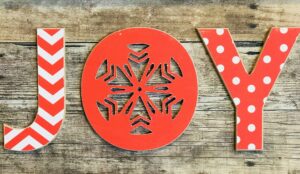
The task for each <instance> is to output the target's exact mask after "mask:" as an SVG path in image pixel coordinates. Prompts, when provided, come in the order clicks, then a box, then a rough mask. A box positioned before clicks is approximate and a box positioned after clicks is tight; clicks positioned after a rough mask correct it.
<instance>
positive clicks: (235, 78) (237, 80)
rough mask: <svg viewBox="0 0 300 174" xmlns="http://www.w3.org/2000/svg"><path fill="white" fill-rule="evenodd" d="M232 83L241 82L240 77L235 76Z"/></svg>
mask: <svg viewBox="0 0 300 174" xmlns="http://www.w3.org/2000/svg"><path fill="white" fill-rule="evenodd" d="M232 83H233V84H234V85H238V84H240V78H238V77H234V78H233V79H232Z"/></svg>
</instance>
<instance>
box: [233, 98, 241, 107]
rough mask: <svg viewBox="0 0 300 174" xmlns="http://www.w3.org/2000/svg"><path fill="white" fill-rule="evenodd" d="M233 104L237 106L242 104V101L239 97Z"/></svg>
mask: <svg viewBox="0 0 300 174" xmlns="http://www.w3.org/2000/svg"><path fill="white" fill-rule="evenodd" d="M233 103H234V104H235V105H236V106H237V105H239V104H240V103H241V100H240V99H239V98H238V97H234V98H233Z"/></svg>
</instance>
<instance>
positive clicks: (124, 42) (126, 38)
mask: <svg viewBox="0 0 300 174" xmlns="http://www.w3.org/2000/svg"><path fill="white" fill-rule="evenodd" d="M131 44H146V45H148V47H147V48H145V49H142V50H141V51H139V52H136V51H133V50H131V49H130V48H129V45H131ZM171 58H173V60H174V61H175V62H176V63H177V64H178V67H179V68H180V69H181V72H182V76H181V75H180V73H179V74H178V73H175V72H172V70H171V69H170V61H171ZM104 61H107V65H108V70H109V71H108V72H107V73H106V74H104V75H102V76H100V77H99V78H96V74H97V71H98V69H99V67H100V65H101V64H102V63H103V62H104ZM131 61H133V62H135V63H136V64H138V65H139V64H141V63H143V62H145V61H148V63H147V64H146V67H145V69H144V71H143V74H142V76H141V78H140V79H139V78H138V77H137V75H136V74H135V73H134V72H133V70H132V67H131V66H130V64H129V62H131ZM117 68H119V69H120V70H121V71H122V72H123V73H124V75H125V76H126V77H127V79H128V80H129V81H130V83H131V84H132V85H131V86H124V85H122V84H118V85H115V84H110V82H112V81H113V80H114V79H115V78H118V72H117V71H116V70H117ZM155 71H160V73H161V78H163V79H164V80H166V81H168V83H163V84H147V82H149V80H150V79H151V77H152V75H153V73H154V72H155ZM113 89H114V90H113ZM116 89H117V90H116ZM81 90H82V103H83V107H84V110H85V113H86V116H87V118H88V120H89V122H90V124H91V125H92V127H93V128H94V130H95V131H96V133H97V134H98V135H100V136H101V137H102V138H103V139H104V140H106V141H107V142H109V143H111V144H113V145H115V146H117V147H120V148H123V149H127V150H150V149H156V148H159V147H162V146H165V145H167V144H169V143H171V142H172V141H174V140H175V139H176V138H177V137H178V136H180V134H182V132H183V131H184V130H185V128H186V127H187V126H188V124H189V123H190V121H191V118H192V116H193V113H194V109H195V106H196V100H197V77H196V72H195V69H194V65H193V63H192V61H191V59H190V57H189V55H188V53H187V52H186V50H185V49H184V48H183V47H182V46H181V44H180V43H179V42H178V41H177V40H176V39H174V38H173V37H171V36H169V35H168V34H166V33H164V32H161V31H159V30H155V29H150V28H129V29H124V30H120V31H117V32H115V33H112V34H110V35H109V36H107V37H106V38H104V39H103V40H102V41H101V42H100V43H98V44H97V45H96V47H95V48H94V49H93V51H92V52H91V54H90V55H89V57H88V59H87V61H86V64H85V67H84V70H83V75H82V87H81ZM148 92H152V93H156V94H167V95H169V96H168V97H166V98H165V99H164V100H163V101H162V106H163V107H162V109H161V110H159V108H158V106H157V104H155V103H153V101H152V100H151V99H150V98H149V95H148ZM121 93H132V96H131V98H130V99H129V100H128V101H127V102H126V103H125V105H124V106H123V107H122V108H120V107H119V105H118V102H117V101H115V100H113V99H112V96H113V95H116V94H121ZM139 98H140V99H141V101H142V103H143V105H144V107H145V108H146V111H147V113H148V118H147V117H145V115H132V113H133V110H134V108H135V106H136V103H137V101H138V99H139ZM181 100H183V103H182V106H181V109H180V111H179V113H178V114H177V115H176V116H175V117H174V115H173V116H172V112H170V111H171V107H172V105H174V104H176V103H178V102H180V101H181ZM97 102H99V103H101V104H102V105H103V106H106V107H107V108H109V119H108V120H107V119H105V118H104V117H103V115H102V114H101V112H99V110H98V107H97V104H96V103H97ZM172 117H174V118H172ZM130 118H132V119H130ZM139 126H142V127H143V128H145V129H147V130H149V131H151V133H148V134H140V135H135V134H132V133H131V131H132V130H134V129H135V128H137V127H139Z"/></svg>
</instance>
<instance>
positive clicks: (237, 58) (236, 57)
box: [232, 56, 241, 64]
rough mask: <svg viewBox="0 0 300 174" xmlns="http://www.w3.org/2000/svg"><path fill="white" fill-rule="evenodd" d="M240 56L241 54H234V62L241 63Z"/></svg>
mask: <svg viewBox="0 0 300 174" xmlns="http://www.w3.org/2000/svg"><path fill="white" fill-rule="evenodd" d="M240 60H241V59H240V57H239V56H234V57H233V58H232V63H234V64H238V63H240Z"/></svg>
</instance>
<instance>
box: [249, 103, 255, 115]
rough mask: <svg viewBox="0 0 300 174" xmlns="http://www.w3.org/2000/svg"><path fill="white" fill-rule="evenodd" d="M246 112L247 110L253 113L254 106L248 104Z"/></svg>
mask: <svg viewBox="0 0 300 174" xmlns="http://www.w3.org/2000/svg"><path fill="white" fill-rule="evenodd" d="M248 112H249V113H254V112H255V106H253V105H249V106H248Z"/></svg>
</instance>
